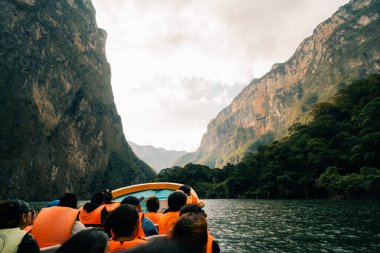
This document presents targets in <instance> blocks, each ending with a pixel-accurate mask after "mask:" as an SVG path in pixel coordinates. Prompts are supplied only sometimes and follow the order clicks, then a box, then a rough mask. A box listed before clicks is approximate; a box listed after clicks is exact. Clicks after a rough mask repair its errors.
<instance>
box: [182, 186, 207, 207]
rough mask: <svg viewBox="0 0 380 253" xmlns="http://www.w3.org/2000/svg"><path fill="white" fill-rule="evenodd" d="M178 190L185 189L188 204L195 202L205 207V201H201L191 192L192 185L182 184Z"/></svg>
mask: <svg viewBox="0 0 380 253" xmlns="http://www.w3.org/2000/svg"><path fill="white" fill-rule="evenodd" d="M178 190H180V191H183V193H185V194H186V197H187V199H186V205H190V204H195V205H199V206H200V207H204V205H205V204H204V203H203V201H200V200H199V199H198V197H197V196H194V195H192V194H191V188H190V186H187V185H182V186H181V187H179V189H178Z"/></svg>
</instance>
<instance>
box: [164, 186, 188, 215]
mask: <svg viewBox="0 0 380 253" xmlns="http://www.w3.org/2000/svg"><path fill="white" fill-rule="evenodd" d="M186 200H187V197H186V195H185V193H183V192H182V191H175V192H172V193H171V194H170V195H169V197H168V206H169V209H170V211H172V212H177V211H179V210H181V208H182V207H183V206H184V205H186Z"/></svg>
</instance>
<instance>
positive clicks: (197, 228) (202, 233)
mask: <svg viewBox="0 0 380 253" xmlns="http://www.w3.org/2000/svg"><path fill="white" fill-rule="evenodd" d="M207 240H208V235H207V222H206V219H205V217H204V216H203V215H199V214H196V213H187V214H184V215H182V216H181V217H180V218H179V219H178V221H177V223H176V224H175V225H174V228H173V230H172V231H171V233H170V235H169V236H165V237H160V238H156V239H154V240H152V241H150V242H149V243H147V244H145V245H142V246H139V247H137V248H134V249H131V250H127V251H125V252H128V253H206V248H207V247H206V245H207Z"/></svg>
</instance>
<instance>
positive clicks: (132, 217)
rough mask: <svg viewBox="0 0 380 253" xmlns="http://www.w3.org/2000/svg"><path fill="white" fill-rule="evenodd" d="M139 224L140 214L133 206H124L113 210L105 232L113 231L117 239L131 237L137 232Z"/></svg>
mask: <svg viewBox="0 0 380 253" xmlns="http://www.w3.org/2000/svg"><path fill="white" fill-rule="evenodd" d="M138 223H139V213H138V212H137V209H136V207H135V206H133V205H129V204H124V205H121V206H119V207H118V208H116V209H115V210H113V211H112V212H111V213H110V215H108V217H107V219H106V221H105V224H104V230H105V231H106V232H107V233H110V232H111V230H112V232H113V234H114V235H115V236H116V237H120V236H131V235H132V234H133V233H134V232H136V229H137V225H138Z"/></svg>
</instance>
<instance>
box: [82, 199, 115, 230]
mask: <svg viewBox="0 0 380 253" xmlns="http://www.w3.org/2000/svg"><path fill="white" fill-rule="evenodd" d="M107 216H108V212H107V210H106V207H105V206H104V205H103V194H102V193H100V192H97V193H94V195H92V197H91V200H90V202H87V203H86V204H85V205H84V206H83V207H81V208H79V221H80V222H82V223H83V224H84V225H85V226H86V227H101V226H102V224H103V223H104V221H105V220H106V218H107Z"/></svg>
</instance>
